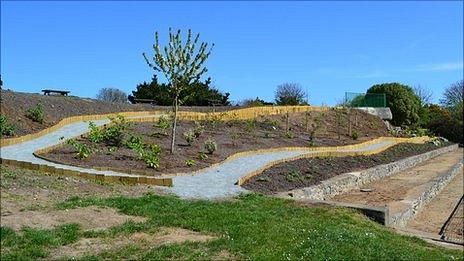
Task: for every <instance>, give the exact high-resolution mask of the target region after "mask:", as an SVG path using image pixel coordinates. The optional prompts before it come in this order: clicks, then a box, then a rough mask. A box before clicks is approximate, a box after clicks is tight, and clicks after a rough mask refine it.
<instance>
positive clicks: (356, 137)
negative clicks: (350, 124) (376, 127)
mask: <svg viewBox="0 0 464 261" xmlns="http://www.w3.org/2000/svg"><path fill="white" fill-rule="evenodd" d="M351 138H352V139H353V140H357V139H358V138H359V133H358V132H357V131H353V133H351Z"/></svg>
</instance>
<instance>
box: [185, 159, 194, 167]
mask: <svg viewBox="0 0 464 261" xmlns="http://www.w3.org/2000/svg"><path fill="white" fill-rule="evenodd" d="M185 165H187V167H192V166H195V165H196V163H195V161H194V160H193V159H188V160H186V161H185Z"/></svg>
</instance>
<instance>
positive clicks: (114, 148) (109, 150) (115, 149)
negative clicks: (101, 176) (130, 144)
mask: <svg viewBox="0 0 464 261" xmlns="http://www.w3.org/2000/svg"><path fill="white" fill-rule="evenodd" d="M116 151H118V147H115V146H112V147H109V148H108V152H109V153H114V152H116Z"/></svg>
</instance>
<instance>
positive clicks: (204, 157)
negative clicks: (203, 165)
mask: <svg viewBox="0 0 464 261" xmlns="http://www.w3.org/2000/svg"><path fill="white" fill-rule="evenodd" d="M198 158H199V159H200V160H207V159H208V155H206V153H204V152H199V153H198Z"/></svg>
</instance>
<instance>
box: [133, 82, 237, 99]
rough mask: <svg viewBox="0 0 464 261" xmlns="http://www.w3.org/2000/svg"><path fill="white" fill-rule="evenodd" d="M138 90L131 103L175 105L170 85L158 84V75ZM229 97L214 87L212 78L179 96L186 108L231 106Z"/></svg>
mask: <svg viewBox="0 0 464 261" xmlns="http://www.w3.org/2000/svg"><path fill="white" fill-rule="evenodd" d="M136 88H137V89H136V90H135V91H133V92H132V95H130V96H129V100H130V101H131V102H134V99H150V100H154V101H155V103H156V105H162V106H171V105H172V104H173V98H172V96H171V95H170V92H169V85H168V84H165V83H158V77H157V76H156V75H155V76H153V79H152V81H151V82H150V83H147V82H143V83H141V84H139V85H137V87H136ZM229 95H230V94H229V93H224V94H223V93H221V92H220V91H219V90H218V89H216V88H214V87H212V86H211V78H208V79H207V80H206V81H205V82H196V83H191V84H190V85H189V86H187V87H186V88H185V89H183V90H182V91H181V93H180V95H179V101H180V102H181V105H184V106H212V105H217V106H228V105H230V102H229Z"/></svg>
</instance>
